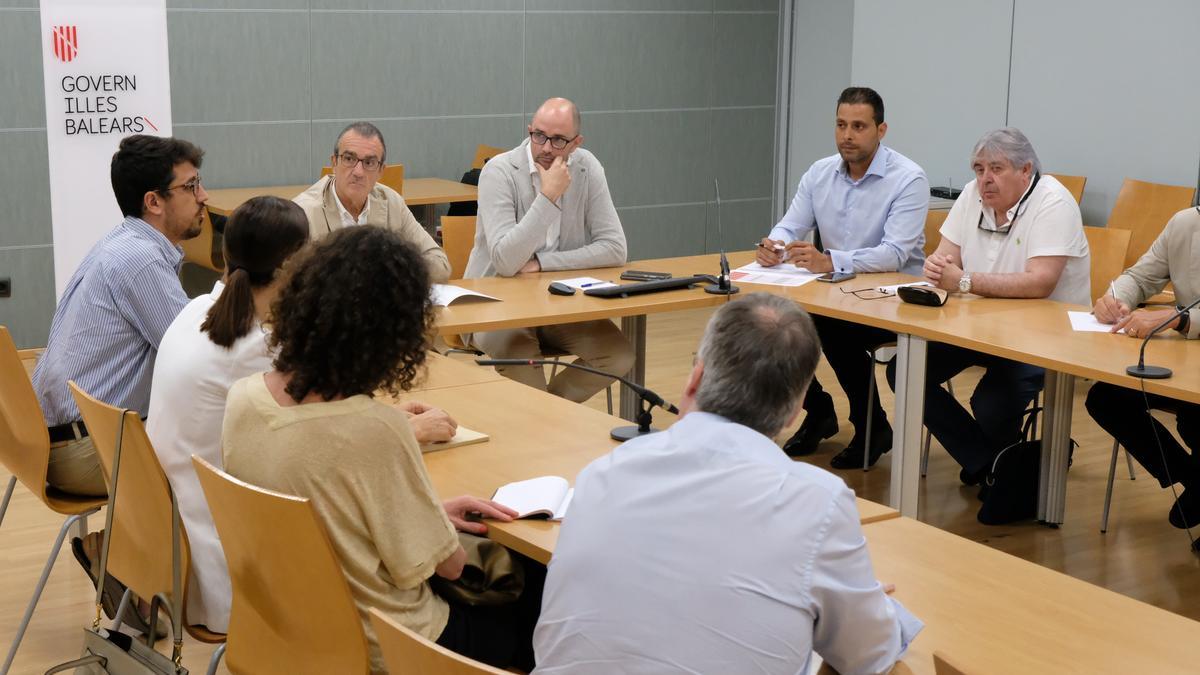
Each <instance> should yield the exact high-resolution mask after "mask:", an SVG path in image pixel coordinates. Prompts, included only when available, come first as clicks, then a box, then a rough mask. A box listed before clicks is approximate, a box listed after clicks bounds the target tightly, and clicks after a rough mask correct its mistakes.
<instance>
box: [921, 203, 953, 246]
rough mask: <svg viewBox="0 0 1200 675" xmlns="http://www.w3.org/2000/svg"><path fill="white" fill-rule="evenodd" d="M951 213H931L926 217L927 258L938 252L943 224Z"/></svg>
mask: <svg viewBox="0 0 1200 675" xmlns="http://www.w3.org/2000/svg"><path fill="white" fill-rule="evenodd" d="M948 215H950V212H949V211H930V212H929V213H928V214H927V215H926V216H925V256H926V257H928V256H930V255H932V254H933V252H934V251H936V250H937V247H938V244H939V243H940V242H941V241H942V232H941V230H942V223H944V222H946V216H948Z"/></svg>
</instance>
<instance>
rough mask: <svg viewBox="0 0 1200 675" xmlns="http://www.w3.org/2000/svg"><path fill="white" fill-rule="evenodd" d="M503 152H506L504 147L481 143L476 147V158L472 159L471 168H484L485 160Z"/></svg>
mask: <svg viewBox="0 0 1200 675" xmlns="http://www.w3.org/2000/svg"><path fill="white" fill-rule="evenodd" d="M502 152H504V148H497V147H496V146H494V145H483V144H480V145H479V147H478V148H475V159H473V160H471V168H472V169H482V168H483V165H484V163H485V162H487V161H488V160H489V159H491V158H493V157H495V156H496V155H498V154H500V153H502Z"/></svg>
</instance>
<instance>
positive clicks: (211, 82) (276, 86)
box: [167, 12, 309, 124]
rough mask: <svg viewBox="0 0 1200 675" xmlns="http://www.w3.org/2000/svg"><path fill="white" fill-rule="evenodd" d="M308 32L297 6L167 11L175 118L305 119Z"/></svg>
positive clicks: (305, 18)
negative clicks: (280, 9) (269, 9)
mask: <svg viewBox="0 0 1200 675" xmlns="http://www.w3.org/2000/svg"><path fill="white" fill-rule="evenodd" d="M307 34H308V15H307V13H304V12H171V13H169V14H168V15H167V35H168V41H169V44H170V51H171V114H172V116H173V117H174V121H175V123H176V124H179V123H188V122H205V123H213V122H254V121H260V120H301V119H303V120H306V119H308V117H309V110H308V107H309V106H308V82H307V76H306V72H307V59H308V54H307V51H308V44H307V41H306V39H305V36H307ZM214 36H220V37H219V39H215V40H214ZM263 92H271V95H269V96H264V95H263Z"/></svg>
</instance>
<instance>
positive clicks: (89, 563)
mask: <svg viewBox="0 0 1200 675" xmlns="http://www.w3.org/2000/svg"><path fill="white" fill-rule="evenodd" d="M103 545H104V532H103V531H99V532H91V533H89V534H88V535H87V537H85V538H83V539H80V538H79V537H73V538H72V539H71V553H72V554H74V555H75V560H76V561H77V562H78V563H79V566H80V567H82V568H83V571H84V572H86V573H87V575H88V578H89V579H91V580H92V586H95V585H96V584H97V583H98V579H99V576H100V553H101V547H102V546H103ZM124 594H125V585H124V584H122V583H121V582H120V581H117V580H116V579H115V578H114V577H113V575H111V574H105V575H104V591H103V592H102V593H101V594H100V604H101V606H102V607H103V608H104V613H105V615H107V616H108V618H110V619H111V618H113V617H114V616H115V615H116V613H117V607H119V606H120V603H121V596H122V595H124ZM139 604H140V603H139V602H138V596H137V594H133V593H131V594H130V596H129V606H128V607H126V608H125V615H124V616H123V617H122V618H121V623H122V624H124V625H126V626H129V627H130V628H133V629H134V630H136V631H138V632H139V633H141V634H143V635H145V634H147V633H149V632H150V622H149V621H147V620H146V617H144V616H142V615H141V612H139V611H138V605H139ZM166 635H167V633H166V625H165V624H164V623H163V622H161V621H160V622H159V623H158V626H157V627H156V630H155V631H154V640H155V641H156V642H157V641H158V640H161V639H162V638H164V637H166Z"/></svg>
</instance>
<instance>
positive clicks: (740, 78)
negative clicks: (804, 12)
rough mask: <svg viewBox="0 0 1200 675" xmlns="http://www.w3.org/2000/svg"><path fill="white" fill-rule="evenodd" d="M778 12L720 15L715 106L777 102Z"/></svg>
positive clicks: (716, 44) (717, 37) (718, 18)
mask: <svg viewBox="0 0 1200 675" xmlns="http://www.w3.org/2000/svg"><path fill="white" fill-rule="evenodd" d="M778 32H779V17H778V16H776V15H774V14H718V15H717V18H716V40H715V43H714V45H715V49H714V50H713V56H712V58H713V88H712V91H713V98H712V104H713V105H714V106H731V105H742V106H744V105H769V106H774V105H775V61H776V59H778V57H779V55H778V49H777V48H776V45H775V42H776V38H777V33H778Z"/></svg>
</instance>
